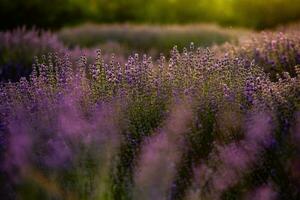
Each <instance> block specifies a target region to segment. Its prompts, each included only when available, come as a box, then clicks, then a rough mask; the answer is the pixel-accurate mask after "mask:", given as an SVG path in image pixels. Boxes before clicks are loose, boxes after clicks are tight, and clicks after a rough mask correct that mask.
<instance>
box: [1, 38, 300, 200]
mask: <svg viewBox="0 0 300 200" xmlns="http://www.w3.org/2000/svg"><path fill="white" fill-rule="evenodd" d="M282 37H283V38H284V36H282V35H281V36H280V38H279V39H278V40H279V41H280V42H279V43H277V42H276V44H278V46H276V45H275V46H276V47H275V46H274V48H273V49H267V47H265V46H264V45H265V44H269V43H270V42H271V44H272V41H269V37H266V38H265V43H262V44H260V45H262V46H263V47H262V50H261V55H266V56H267V57H268V56H271V55H272V56H274V57H276V58H280V57H281V56H287V57H288V59H287V61H288V65H283V64H282V63H280V60H277V62H275V67H278V69H277V68H276V70H277V71H276V73H279V76H277V77H276V76H275V77H274V76H273V75H272V74H270V73H268V72H269V68H267V67H266V66H267V65H265V60H254V62H252V60H253V55H252V54H251V52H252V50H253V49H252V47H251V45H250V47H247V48H245V47H240V48H241V49H238V48H237V49H234V48H232V46H230V47H227V48H228V49H227V50H228V51H232V50H233V51H232V53H222V51H221V50H220V49H217V50H214V49H203V48H195V46H194V44H191V46H190V47H189V48H184V49H183V50H182V51H179V50H178V48H177V47H174V48H173V49H172V50H171V52H170V57H169V58H166V57H165V56H163V55H161V56H160V58H159V59H158V60H157V61H153V60H152V58H151V57H148V56H147V55H142V56H141V55H139V54H134V55H132V56H130V57H129V58H128V60H127V62H125V63H123V62H120V61H119V60H118V58H116V57H115V56H114V55H112V56H111V58H110V60H109V61H107V59H106V57H105V55H103V53H102V52H101V51H100V50H98V51H97V52H96V54H97V55H96V58H95V61H94V62H93V63H90V62H89V61H88V58H87V57H86V56H82V57H81V58H80V59H79V60H78V62H72V58H70V56H68V52H67V53H63V54H49V55H47V56H43V57H38V58H37V59H35V62H34V65H33V69H32V72H31V74H30V76H29V77H28V78H21V79H20V80H19V81H17V82H13V83H12V82H8V83H3V84H2V85H1V87H0V88H1V89H0V102H1V103H0V111H1V112H0V113H1V115H0V120H1V126H2V127H3V128H1V129H0V134H1V135H0V136H1V137H0V138H1V142H2V143H3V144H4V145H3V148H2V149H1V171H2V172H3V174H4V175H3V177H1V178H2V179H3V178H4V177H5V178H6V177H8V178H9V181H8V182H6V187H5V188H4V187H3V190H4V191H9V192H6V194H7V198H9V194H11V196H14V198H24V199H40V198H44V199H172V200H173V199H174V200H177V199H243V198H245V199H249V198H250V199H251V198H252V197H256V198H269V199H275V198H279V199H298V197H299V195H300V191H299V189H298V187H297V186H298V185H299V174H298V173H297V170H298V167H299V166H298V165H299V159H298V157H297V156H298V153H299V142H298V135H299V134H298V132H299V127H298V124H299V123H298V122H299V116H298V114H299V113H298V112H299V105H300V99H299V98H300V84H299V83H300V71H299V66H297V62H296V61H295V59H296V57H295V56H296V54H297V51H298V50H299V49H298V43H297V41H298V40H297V36H295V37H294V39H287V38H286V39H282V40H281V38H282ZM270 38H271V39H272V37H270ZM254 44H256V43H253V44H252V45H254ZM286 44H290V46H293V49H290V47H286V46H285V45H286ZM284 47H286V48H288V50H289V51H288V52H287V51H286V50H284V49H281V48H284ZM220 52H221V53H220ZM272 58H273V57H272ZM293 65H295V66H293ZM283 66H284V67H283ZM292 66H293V68H292ZM8 188H11V189H8Z"/></svg>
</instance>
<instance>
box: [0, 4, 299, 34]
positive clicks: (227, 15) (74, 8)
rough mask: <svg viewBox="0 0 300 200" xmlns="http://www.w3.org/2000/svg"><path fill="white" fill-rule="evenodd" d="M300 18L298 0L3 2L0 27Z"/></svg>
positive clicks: (268, 23)
mask: <svg viewBox="0 0 300 200" xmlns="http://www.w3.org/2000/svg"><path fill="white" fill-rule="evenodd" d="M299 18H300V1H299V0H26V1H25V0H1V1H0V19H1V23H0V29H2V30H4V29H11V28H14V27H17V26H23V25H26V26H27V27H30V26H36V27H42V28H47V29H57V28H61V27H63V26H65V25H75V24H80V23H82V22H87V21H89V22H96V23H124V22H129V23H143V24H144V23H146V24H149V23H150V24H152V23H155V24H170V23H176V24H178V23H179V24H182V23H199V22H214V23H217V24H220V25H226V26H228V25H229V26H242V27H250V28H255V29H264V28H270V27H274V26H277V25H279V24H283V23H287V22H290V21H295V20H297V19H299Z"/></svg>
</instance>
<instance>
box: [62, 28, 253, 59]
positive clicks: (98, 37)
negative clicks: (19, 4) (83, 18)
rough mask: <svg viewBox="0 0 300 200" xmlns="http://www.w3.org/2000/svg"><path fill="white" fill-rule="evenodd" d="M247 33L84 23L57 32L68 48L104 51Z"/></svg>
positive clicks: (204, 43) (206, 41) (205, 43)
mask: <svg viewBox="0 0 300 200" xmlns="http://www.w3.org/2000/svg"><path fill="white" fill-rule="evenodd" d="M246 33H248V31H246V30H242V29H232V28H221V27H218V26H216V25H208V24H193V25H192V24H191V25H160V26H159V25H131V24H123V25H118V24H115V25H96V24H84V25H81V26H78V27H73V28H64V29H62V30H61V31H60V32H59V33H58V35H59V38H60V39H61V40H62V41H63V42H64V43H65V44H66V45H67V46H70V47H74V46H77V45H79V46H80V47H100V48H102V49H105V51H108V52H114V53H117V54H125V55H126V56H127V55H128V54H130V53H132V52H142V53H148V54H151V55H153V56H157V55H159V53H165V54H168V53H169V50H170V49H172V47H173V46H174V45H177V46H178V48H179V49H181V48H183V47H186V46H189V44H190V43H191V42H193V43H194V44H195V46H201V47H209V46H212V45H219V44H222V43H224V42H234V41H236V40H237V37H238V35H239V36H240V35H244V34H246Z"/></svg>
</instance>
